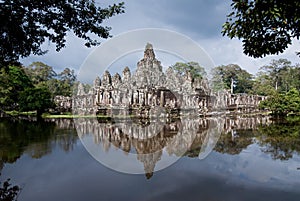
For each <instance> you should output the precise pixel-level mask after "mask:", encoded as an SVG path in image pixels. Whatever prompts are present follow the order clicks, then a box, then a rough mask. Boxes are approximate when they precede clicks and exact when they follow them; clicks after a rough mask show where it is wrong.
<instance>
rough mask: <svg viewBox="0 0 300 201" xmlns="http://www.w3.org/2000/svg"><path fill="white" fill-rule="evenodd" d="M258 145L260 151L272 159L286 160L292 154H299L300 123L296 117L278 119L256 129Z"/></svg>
mask: <svg viewBox="0 0 300 201" xmlns="http://www.w3.org/2000/svg"><path fill="white" fill-rule="evenodd" d="M258 131H259V135H258V137H257V138H258V139H257V140H258V143H259V144H260V145H262V146H263V148H262V151H263V152H265V153H268V154H271V156H272V158H274V159H280V160H288V159H290V158H291V157H293V153H294V152H296V153H300V121H299V118H298V117H296V118H295V117H293V118H287V119H280V120H278V121H275V122H273V123H272V124H270V125H261V126H260V127H259V128H258Z"/></svg>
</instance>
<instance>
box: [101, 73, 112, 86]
mask: <svg viewBox="0 0 300 201" xmlns="http://www.w3.org/2000/svg"><path fill="white" fill-rule="evenodd" d="M110 84H111V75H110V73H109V72H108V71H105V72H104V74H103V77H102V85H103V86H106V85H110Z"/></svg>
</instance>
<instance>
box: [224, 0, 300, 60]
mask: <svg viewBox="0 0 300 201" xmlns="http://www.w3.org/2000/svg"><path fill="white" fill-rule="evenodd" d="M231 6H232V9H233V11H232V12H231V13H230V14H229V15H227V21H226V22H225V24H224V25H223V30H222V33H223V35H227V36H228V37H229V38H239V39H242V42H243V49H244V53H245V54H247V55H249V56H252V57H255V58H257V57H262V56H265V55H267V54H278V53H279V52H283V51H284V50H285V49H286V48H287V47H288V45H290V44H291V43H292V39H293V38H297V39H299V37H300V29H299V27H300V2H299V1H298V0H291V1H287V0H270V1H264V0H256V1H248V0H232V4H231ZM298 54H299V53H298Z"/></svg>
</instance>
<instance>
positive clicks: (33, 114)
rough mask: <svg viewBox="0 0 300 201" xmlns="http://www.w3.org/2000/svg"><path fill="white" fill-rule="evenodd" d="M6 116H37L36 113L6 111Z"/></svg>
mask: <svg viewBox="0 0 300 201" xmlns="http://www.w3.org/2000/svg"><path fill="white" fill-rule="evenodd" d="M5 113H6V114H8V115H11V116H14V117H16V116H36V111H27V112H20V111H16V110H12V111H5Z"/></svg>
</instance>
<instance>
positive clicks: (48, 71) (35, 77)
mask: <svg viewBox="0 0 300 201" xmlns="http://www.w3.org/2000/svg"><path fill="white" fill-rule="evenodd" d="M25 71H26V73H27V75H28V76H29V77H30V79H31V80H32V81H33V83H34V84H35V85H38V84H40V85H41V84H45V83H46V82H47V81H48V80H50V79H53V78H54V77H55V76H56V72H55V71H54V70H53V68H52V67H51V66H48V65H47V64H44V63H43V62H39V61H38V62H33V63H32V64H30V65H29V66H28V67H27V68H25Z"/></svg>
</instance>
